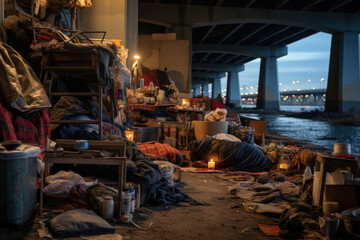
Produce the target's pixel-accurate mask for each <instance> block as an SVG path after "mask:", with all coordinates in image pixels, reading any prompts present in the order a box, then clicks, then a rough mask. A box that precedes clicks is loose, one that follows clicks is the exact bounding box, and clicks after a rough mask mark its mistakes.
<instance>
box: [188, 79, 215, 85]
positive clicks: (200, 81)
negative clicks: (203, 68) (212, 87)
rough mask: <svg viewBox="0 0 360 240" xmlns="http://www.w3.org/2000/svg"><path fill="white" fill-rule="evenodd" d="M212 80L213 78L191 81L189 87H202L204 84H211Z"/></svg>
mask: <svg viewBox="0 0 360 240" xmlns="http://www.w3.org/2000/svg"><path fill="white" fill-rule="evenodd" d="M213 80H214V79H213V78H204V79H193V81H192V82H191V86H196V85H202V84H205V83H212V81H213Z"/></svg>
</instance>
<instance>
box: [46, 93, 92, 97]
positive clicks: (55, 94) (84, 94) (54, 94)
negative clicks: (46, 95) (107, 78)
mask: <svg viewBox="0 0 360 240" xmlns="http://www.w3.org/2000/svg"><path fill="white" fill-rule="evenodd" d="M50 95H52V96H97V95H98V93H91V92H53V93H51V94H50Z"/></svg>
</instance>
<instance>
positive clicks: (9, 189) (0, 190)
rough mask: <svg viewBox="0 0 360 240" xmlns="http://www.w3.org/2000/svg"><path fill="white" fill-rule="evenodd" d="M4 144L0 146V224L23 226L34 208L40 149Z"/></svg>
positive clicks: (23, 145)
mask: <svg viewBox="0 0 360 240" xmlns="http://www.w3.org/2000/svg"><path fill="white" fill-rule="evenodd" d="M12 142H14V141H12ZM7 143H8V142H3V143H1V144H0V212H1V214H0V223H9V224H13V225H22V224H24V223H25V222H26V220H27V219H28V218H29V217H30V216H31V214H32V213H33V211H34V210H35V208H36V182H37V176H36V171H37V156H38V155H39V153H40V148H39V147H35V146H30V145H25V144H21V142H18V143H19V144H18V145H15V146H14V145H8V144H7Z"/></svg>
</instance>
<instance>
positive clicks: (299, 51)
mask: <svg viewBox="0 0 360 240" xmlns="http://www.w3.org/2000/svg"><path fill="white" fill-rule="evenodd" d="M330 45H331V35H330V34H326V33H317V34H314V35H312V36H310V37H307V38H305V39H302V40H300V41H297V42H295V43H293V44H290V45H288V55H287V56H284V57H281V58H279V59H278V76H279V83H281V86H279V87H280V88H279V89H280V91H283V90H285V89H286V90H294V89H298V88H300V89H309V87H310V88H314V87H315V88H320V87H321V88H325V87H326V83H327V77H328V68H329V57H330ZM259 68H260V59H256V60H254V61H252V62H250V63H247V64H245V71H243V72H240V73H239V79H240V87H241V88H243V90H242V93H246V92H250V86H253V87H254V88H255V89H256V86H257V85H258V81H259ZM321 78H324V80H323V82H321V81H320V79H321ZM308 79H310V83H309V81H308ZM293 81H294V82H295V83H296V84H295V85H294V84H293ZM297 81H299V83H297ZM221 85H222V86H221V87H222V89H224V88H225V86H226V78H224V79H222V82H221ZM245 87H248V88H249V90H245Z"/></svg>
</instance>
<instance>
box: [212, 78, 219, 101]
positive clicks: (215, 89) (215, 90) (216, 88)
mask: <svg viewBox="0 0 360 240" xmlns="http://www.w3.org/2000/svg"><path fill="white" fill-rule="evenodd" d="M219 93H221V86H220V78H214V80H213V83H212V98H216V97H217V95H219Z"/></svg>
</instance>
